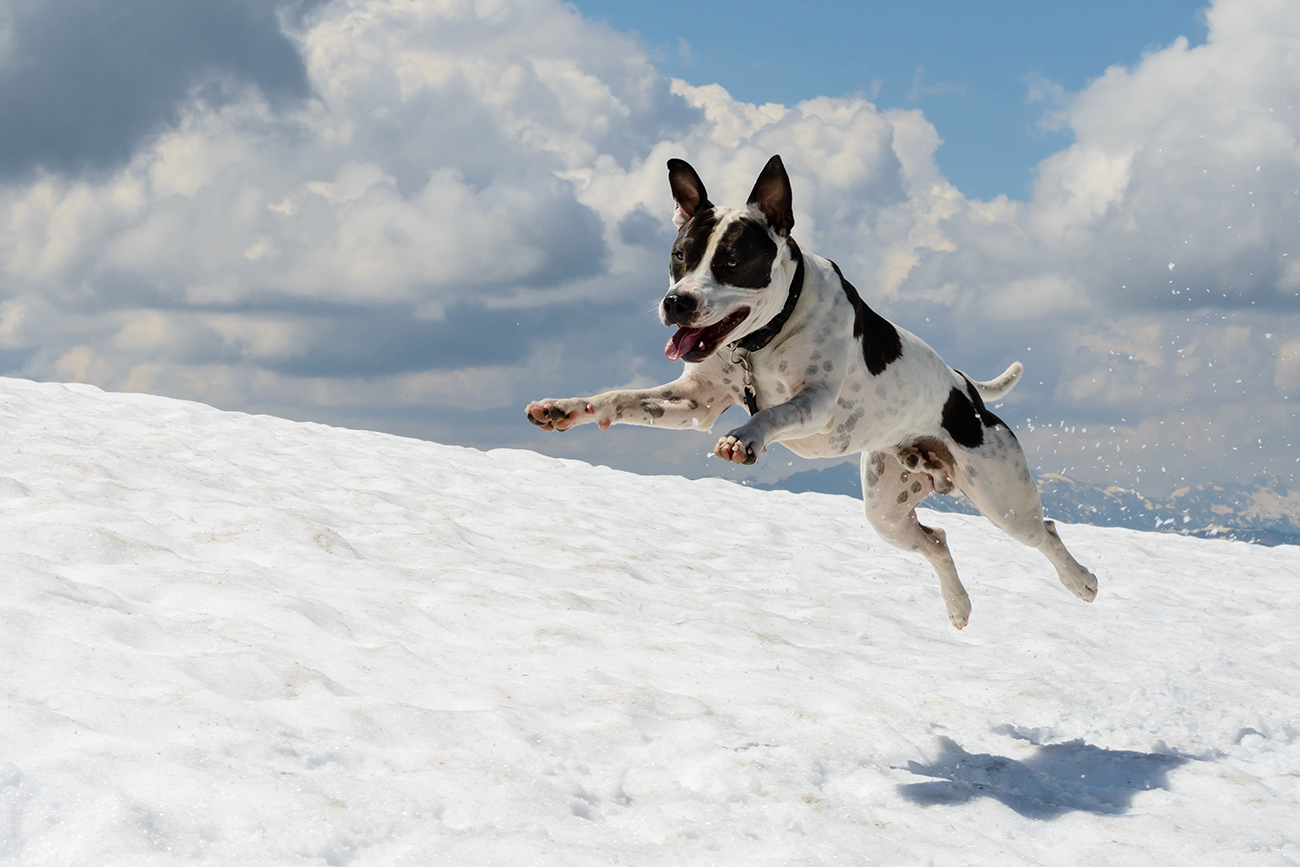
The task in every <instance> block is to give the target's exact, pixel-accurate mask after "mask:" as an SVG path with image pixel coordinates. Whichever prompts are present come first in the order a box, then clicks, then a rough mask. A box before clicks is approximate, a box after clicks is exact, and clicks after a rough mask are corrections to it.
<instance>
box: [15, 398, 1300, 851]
mask: <svg viewBox="0 0 1300 867" xmlns="http://www.w3.org/2000/svg"><path fill="white" fill-rule="evenodd" d="M520 424H521V425H522V424H524V422H523V420H522V413H521V420H520ZM0 429H2V430H3V436H4V445H5V449H4V454H3V459H2V460H0V522H2V524H0V526H2V527H3V543H2V545H0V576H2V580H3V594H2V596H0V654H2V656H0V660H2V662H3V672H2V673H0V688H2V690H3V695H2V696H0V862H2V863H17V864H24V865H60V867H63V865H110V864H112V865H117V864H122V865H155V864H156V865H164V864H182V863H191V862H200V863H208V864H214V865H216V864H222V865H224V864H250V865H251V864H256V865H281V864H285V865H287V864H337V865H342V864H353V865H372V864H373V865H475V867H477V865H515V864H518V865H525V864H528V865H566V867H568V865H593V867H594V865H609V864H628V865H758V864H762V865H791V864H798V865H822V864H826V865H830V864H836V865H858V864H864V865H865V864H889V865H908V864H928V863H933V864H939V865H955V864H963V865H964V864H988V865H1020V864H1044V865H1046V864H1051V865H1058V864H1095V865H1151V864H1172V863H1177V864H1181V865H1187V864H1205V865H1224V864H1233V865H1284V864H1296V863H1300V821H1298V820H1297V817H1300V697H1298V692H1300V661H1298V660H1300V643H1298V639H1300V629H1298V628H1297V609H1298V608H1300V586H1298V584H1297V579H1300V549H1297V548H1296V547H1293V546H1280V547H1277V548H1262V547H1255V546H1251V545H1248V544H1245V543H1240V542H1219V541H1204V540H1198V539H1189V538H1180V537H1173V536H1158V535H1153V534H1145V533H1139V532H1134V531H1129V530H1120V529H1101V528H1094V527H1084V526H1062V535H1063V536H1064V538H1065V539H1066V541H1067V543H1068V544H1069V545H1070V548H1071V550H1072V551H1073V552H1074V553H1075V554H1076V556H1077V557H1078V558H1079V559H1080V560H1081V561H1083V562H1084V563H1085V564H1086V565H1088V566H1089V567H1091V568H1092V569H1093V570H1094V571H1095V572H1096V573H1097V575H1098V576H1099V578H1100V581H1101V591H1100V594H1099V596H1098V598H1097V601H1096V603H1095V604H1093V605H1086V604H1083V603H1081V602H1080V601H1079V600H1077V599H1076V598H1074V596H1072V595H1071V594H1070V593H1069V592H1067V591H1066V590H1065V589H1064V588H1063V587H1061V586H1060V584H1059V583H1058V582H1057V580H1056V578H1055V575H1054V574H1053V570H1052V568H1051V566H1050V565H1049V564H1048V563H1047V561H1046V560H1045V559H1043V558H1042V557H1041V556H1040V555H1038V554H1037V553H1036V552H1034V551H1030V550H1027V549H1025V548H1024V547H1022V546H1020V545H1018V544H1016V543H1014V542H1012V541H1011V540H1009V539H1007V538H1005V537H1004V536H1002V535H1000V534H999V533H997V532H996V531H995V530H993V528H992V527H991V526H990V525H989V524H987V523H986V522H985V521H983V520H982V519H979V518H973V517H966V516H961V515H934V514H931V515H930V516H928V518H927V519H928V520H934V521H935V522H936V523H938V524H939V525H940V526H943V527H945V528H947V529H948V533H949V536H948V538H949V542H950V544H951V546H952V549H953V552H954V555H955V556H956V559H957V564H958V568H959V569H960V570H961V571H962V575H963V578H964V580H965V583H966V586H967V588H968V589H969V590H970V592H971V596H972V600H973V603H974V613H973V615H972V619H971V623H970V626H968V627H967V628H966V630H965V631H963V632H960V633H959V632H957V631H956V630H954V629H953V628H952V627H951V626H950V625H949V623H948V619H947V617H946V616H945V614H944V607H943V603H942V601H941V599H940V597H939V590H938V583H937V581H936V579H935V578H934V576H933V575H932V573H931V571H930V568H929V566H928V565H927V564H925V562H924V561H923V560H921V558H920V557H919V556H918V555H914V554H909V553H904V552H900V551H896V550H894V549H893V548H890V547H888V546H887V545H886V544H884V543H883V542H881V541H880V540H879V539H877V538H876V537H875V536H874V535H873V534H872V533H871V532H870V530H869V529H868V528H867V527H866V525H865V521H864V519H863V516H862V515H861V513H860V510H861V503H860V502H859V501H856V500H853V499H850V498H848V497H834V496H825V495H818V494H803V495H795V494H789V493H785V492H765V491H755V490H750V489H746V488H743V487H740V486H737V485H733V484H730V483H727V482H723V481H712V480H706V481H698V482H692V481H686V480H684V479H680V478H675V477H643V476H635V475H629V474H626V473H621V472H615V471H613V470H609V469H604V468H600V467H592V466H589V465H586V464H582V463H576V462H572V461H560V460H555V459H552V458H548V457H543V456H541V455H538V454H534V453H531V452H526V451H507V450H501V451H493V452H486V453H484V452H479V451H474V450H470V449H463V448H452V447H447V446H442V445H437V444H434V443H429V442H422V441H417V440H409V439H401V438H398V437H393V436H388V435H382V434H377V433H368V432H357V431H348V430H339V429H334V428H328V427H322V426H319V425H311V424H297V423H292V422H287V421H282V420H279V419H275V418H269V417H262V416H248V415H241V414H235V413H224V412H219V411H217V410H214V409H212V408H209V407H206V406H203V405H200V404H195V403H184V402H179V401H175V400H168V399H164V398H158V397H150V396H144V395H135V394H105V393H102V392H100V391H98V390H96V389H94V388H90V387H87V386H76V385H72V386H64V385H57V384H36V383H32V382H27V381H21V380H12V379H5V380H0ZM616 434H617V432H611V433H610V436H614V435H616ZM692 445H695V444H693V443H687V441H686V440H685V439H684V440H683V447H691V446H692ZM770 457H771V456H770V455H769V458H770Z"/></svg>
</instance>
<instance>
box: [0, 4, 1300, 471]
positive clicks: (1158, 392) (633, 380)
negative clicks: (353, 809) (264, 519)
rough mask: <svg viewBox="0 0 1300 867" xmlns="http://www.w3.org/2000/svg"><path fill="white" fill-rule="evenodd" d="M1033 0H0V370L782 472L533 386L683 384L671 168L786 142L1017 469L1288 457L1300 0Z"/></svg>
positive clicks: (880, 289)
mask: <svg viewBox="0 0 1300 867" xmlns="http://www.w3.org/2000/svg"><path fill="white" fill-rule="evenodd" d="M1056 6H1061V7H1062V8H1059V9H1058V8H1056ZM1056 6H1053V7H1052V9H1051V10H1050V11H1049V10H1045V9H1040V8H1038V7H1037V6H1036V5H1033V6H1031V5H1029V4H996V5H990V4H986V5H984V6H982V7H979V9H978V11H972V10H975V8H976V7H974V6H973V5H969V6H968V5H964V4H947V5H943V6H936V5H933V4H930V5H925V6H922V5H919V4H891V5H889V6H877V5H871V4H867V5H854V6H851V7H844V8H840V7H831V6H809V5H807V4H804V5H800V6H799V7H798V9H797V11H795V10H794V9H793V7H791V8H786V7H777V6H774V5H768V6H764V5H762V4H754V3H747V4H744V5H743V6H740V5H739V4H737V5H723V4H711V5H709V6H707V7H704V8H695V7H690V8H688V7H687V6H685V4H682V5H678V6H674V5H668V4H656V5H654V6H647V7H644V9H645V10H648V11H642V8H640V7H635V6H628V7H626V8H625V7H623V6H618V7H615V6H612V5H610V6H597V5H594V4H589V3H579V4H578V5H577V6H574V5H572V4H568V3H565V2H562V0H498V2H476V0H400V2H398V0H331V2H321V0H284V2H279V3H269V4H268V3H250V2H246V0H168V2H166V3H160V2H158V0H119V2H117V3H114V4H112V8H111V9H109V8H108V7H105V6H103V4H95V3H91V2H88V0H43V2H31V0H0V116H3V117H4V119H5V123H4V125H3V127H0V374H4V375H10V376H24V377H29V378H33V379H39V380H55V381H65V382H67V381H76V382H85V383H90V384H93V385H96V386H99V387H102V388H105V389H110V390H118V391H144V392H151V393H158V394H164V395H169V396H173V397H182V398H190V399H195V400H200V401H203V402H205V403H210V404H213V405H216V406H219V407H222V408H226V409H237V410H245V411H250V412H265V413H271V414H274V415H279V416H284V417H288V418H294V419H300V420H313V421H320V422H325V423H329V424H337V425H342V426H348V427H361V428H373V429H378V430H384V431H390V432H393V433H400V434H404V435H409V436H418V437H425V438H428V439H433V440H437V441H440V442H445V443H454V444H462V445H471V446H476V447H480V448H491V447H495V446H510V447H522V448H532V449H537V450H541V451H545V452H548V453H551V454H556V455H562V456H568V457H574V458H581V459H583V460H588V461H593V462H598V463H605V464H609V465H612V466H617V467H620V468H625V469H630V470H635V471H639V472H647V473H682V474H685V475H691V476H701V475H715V474H727V475H732V476H737V475H746V474H750V473H752V474H754V477H756V478H758V479H760V480H763V481H772V480H774V479H775V478H778V477H779V476H781V475H785V474H789V473H793V472H796V471H798V470H801V469H806V468H808V467H809V464H808V463H806V462H802V461H796V460H795V459H793V456H791V455H788V454H784V453H783V452H782V451H781V450H776V451H772V452H769V454H768V456H767V458H766V459H765V460H764V461H762V462H760V463H759V464H758V465H756V466H755V467H753V468H740V469H737V468H735V467H722V466H720V464H719V462H717V461H715V460H712V459H710V458H709V457H708V454H709V452H710V450H711V447H712V444H713V442H714V441H715V440H716V438H717V435H718V434H719V433H722V432H725V430H727V429H729V428H730V427H731V426H733V422H738V421H739V417H738V414H739V413H740V410H737V409H733V410H729V411H728V415H726V416H724V417H723V419H722V421H721V422H720V423H719V425H718V427H719V428H720V429H719V430H715V432H714V433H713V434H712V435H710V434H705V433H699V434H678V433H668V432H664V431H659V430H654V429H647V428H633V427H627V426H619V427H616V428H614V429H612V430H610V431H608V432H604V433H601V432H599V431H597V430H595V429H594V428H589V429H579V430H576V431H574V432H571V433H569V434H566V435H563V436H556V435H554V434H546V433H544V432H542V431H539V430H537V429H535V428H533V427H532V426H531V425H528V424H527V422H525V421H524V418H523V407H524V406H525V404H527V403H528V401H529V400H532V399H536V398H541V397H567V396H574V395H586V394H593V393H595V392H597V391H600V390H603V389H607V388H610V387H622V386H633V385H635V386H648V385H653V384H655V383H661V382H666V381H668V380H670V379H672V378H674V377H675V376H676V375H677V374H678V372H679V371H680V365H679V364H674V363H671V362H668V361H667V360H666V359H665V358H664V355H663V345H664V341H665V338H666V335H665V334H664V329H663V326H661V325H660V324H659V322H658V319H657V317H656V315H655V313H654V310H655V306H656V303H657V301H658V299H659V298H660V297H662V294H663V292H664V290H665V289H666V287H667V255H668V252H667V251H668V249H669V246H670V244H671V240H672V237H673V228H672V223H671V213H672V201H671V196H670V195H669V190H668V184H667V179H666V173H665V168H664V164H665V161H666V160H667V159H669V158H672V157H680V158H685V159H687V160H689V161H690V162H691V163H692V164H693V165H694V166H695V167H696V168H697V169H698V170H699V171H700V173H701V175H702V176H703V178H704V180H705V182H706V183H707V184H708V188H709V191H710V193H711V195H712V197H713V198H714V199H715V201H718V202H719V203H728V202H736V201H740V200H743V196H745V194H746V193H747V192H748V190H749V188H750V187H751V186H752V184H753V181H754V178H755V177H756V176H757V173H758V171H759V169H760V168H761V167H762V165H763V164H764V163H765V162H766V161H767V160H768V158H769V157H770V156H771V155H772V154H773V153H780V154H781V155H782V157H783V159H784V161H785V164H786V166H787V168H788V169H789V170H790V173H791V177H792V180H793V184H794V202H795V215H796V219H797V223H796V226H795V232H794V234H795V237H796V238H797V239H798V241H799V243H800V244H801V245H803V246H804V247H805V248H806V249H809V250H812V251H814V252H817V253H820V254H823V255H826V256H829V257H831V258H833V259H835V261H837V262H838V263H839V264H840V265H841V267H842V268H843V269H844V271H845V273H846V275H847V276H848V277H849V278H850V279H851V280H852V281H853V283H854V284H855V285H856V286H857V287H858V288H859V291H860V292H861V293H862V296H863V298H864V299H865V300H866V301H867V302H868V303H869V304H871V306H872V307H873V308H874V309H876V310H877V311H879V312H880V313H882V314H883V315H885V316H888V317H889V318H891V319H892V320H894V321H895V322H897V323H899V324H900V325H902V326H903V327H905V328H907V329H909V330H911V331H913V332H915V333H917V334H918V335H920V336H921V337H922V338H924V339H925V340H926V341H927V342H929V343H930V344H931V345H933V346H934V347H935V348H937V349H938V350H939V351H940V353H941V354H942V355H943V357H944V358H945V359H946V360H947V361H948V362H949V363H950V364H952V365H954V366H956V367H959V368H961V369H963V370H966V371H968V372H970V373H971V374H972V375H974V376H977V377H989V376H993V375H996V374H997V373H999V372H1001V371H1002V370H1004V369H1005V368H1006V366H1007V365H1008V364H1009V363H1010V362H1011V361H1014V360H1020V361H1022V362H1023V363H1024V364H1025V366H1026V371H1027V373H1026V376H1025V378H1024V380H1023V381H1022V383H1021V384H1020V385H1018V386H1017V388H1016V390H1015V391H1014V392H1013V393H1012V394H1011V395H1010V396H1008V398H1007V399H1006V402H1005V405H1004V406H1003V407H1000V408H999V410H998V411H999V414H1000V415H1002V416H1003V417H1004V418H1006V419H1007V420H1008V421H1009V422H1012V423H1013V424H1014V426H1015V428H1016V430H1017V434H1018V436H1020V438H1021V440H1022V442H1023V443H1024V444H1025V446H1026V449H1027V451H1028V452H1029V455H1030V459H1031V462H1032V464H1033V465H1034V466H1035V467H1036V468H1037V469H1040V470H1049V471H1055V472H1064V473H1066V474H1068V475H1072V476H1074V477H1076V478H1078V479H1079V480H1080V481H1085V482H1090V483H1094V484H1121V485H1125V486H1128V487H1136V488H1138V489H1140V490H1146V491H1150V492H1151V493H1153V494H1159V493H1165V492H1168V491H1170V490H1173V489H1175V488H1177V487H1179V486H1180V485H1183V484H1191V483H1199V482H1208V481H1216V480H1225V481H1242V480H1249V479H1253V478H1255V477H1257V476H1262V477H1266V478H1273V479H1278V480H1279V481H1280V483H1282V484H1294V483H1295V481H1296V480H1295V471H1296V467H1297V463H1298V460H1297V450H1296V449H1295V448H1294V437H1295V433H1294V432H1295V431H1296V430H1297V429H1300V423H1298V420H1297V418H1296V410H1295V409H1294V407H1295V401H1297V400H1300V145H1298V144H1297V142H1300V110H1298V109H1300V52H1297V51H1296V50H1295V46H1296V44H1297V43H1300V4H1296V3H1295V2H1294V0H1216V2H1215V3H1213V4H1212V5H1210V6H1208V7H1206V9H1205V10H1198V8H1197V7H1196V6H1193V5H1183V4H1173V3H1134V4H1128V5H1120V4H1101V5H1099V4H1096V3H1094V4H1089V5H1088V6H1086V7H1070V8H1068V9H1067V8H1064V6H1063V5H1062V4H1056ZM633 14H636V15H646V16H647V17H645V18H630V17H624V16H629V15H633ZM634 30H635V31H636V32H637V33H638V34H640V35H632V31H634ZM773 34H780V35H781V36H782V38H781V39H776V38H774V36H773ZM918 70H921V72H920V73H919V74H918ZM1031 94H1040V95H1041V96H1042V98H1041V99H1030V96H1031ZM1043 119H1047V120H1049V121H1050V124H1048V126H1050V128H1046V127H1044V126H1043V125H1042V124H1040V120H1043ZM941 142H942V143H941ZM1031 178H1032V179H1033V183H1032V185H1029V186H1027V182H1028V181H1029V180H1030V179H1031Z"/></svg>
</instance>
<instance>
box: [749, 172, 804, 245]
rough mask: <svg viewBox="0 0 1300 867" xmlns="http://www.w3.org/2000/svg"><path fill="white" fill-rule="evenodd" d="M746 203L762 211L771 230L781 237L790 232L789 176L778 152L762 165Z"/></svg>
mask: <svg viewBox="0 0 1300 867" xmlns="http://www.w3.org/2000/svg"><path fill="white" fill-rule="evenodd" d="M746 204H748V205H753V206H754V207H755V208H757V209H758V210H759V212H760V213H762V215H763V217H764V218H765V219H766V220H767V225H768V226H770V227H771V229H772V231H774V232H776V233H777V234H778V235H780V236H781V237H783V238H784V237H786V236H787V235H789V234H790V230H791V229H793V228H794V207H793V206H792V205H791V203H790V176H789V175H787V174H786V173H785V164H784V163H782V162H781V155H780V154H777V155H776V156H774V157H772V158H771V159H770V160H768V161H767V165H765V166H763V171H762V173H761V174H760V175H759V176H758V180H757V181H755V182H754V189H753V191H752V192H750V194H749V201H748V202H746Z"/></svg>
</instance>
